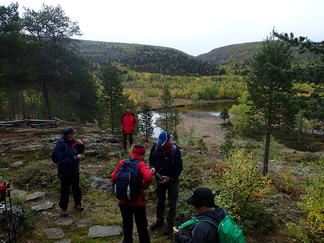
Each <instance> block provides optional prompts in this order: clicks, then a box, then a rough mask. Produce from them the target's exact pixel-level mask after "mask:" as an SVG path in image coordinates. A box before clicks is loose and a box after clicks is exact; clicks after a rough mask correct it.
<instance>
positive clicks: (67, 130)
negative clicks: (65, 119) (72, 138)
mask: <svg viewBox="0 0 324 243" xmlns="http://www.w3.org/2000/svg"><path fill="white" fill-rule="evenodd" d="M62 133H63V134H64V135H69V134H73V133H76V130H75V129H74V128H73V127H65V128H64V129H63V130H62Z"/></svg>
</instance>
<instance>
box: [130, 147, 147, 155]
mask: <svg viewBox="0 0 324 243" xmlns="http://www.w3.org/2000/svg"><path fill="white" fill-rule="evenodd" d="M132 153H133V154H138V155H140V156H141V155H144V154H145V153H146V148H145V147H144V146H143V145H135V146H134V148H133V150H132Z"/></svg>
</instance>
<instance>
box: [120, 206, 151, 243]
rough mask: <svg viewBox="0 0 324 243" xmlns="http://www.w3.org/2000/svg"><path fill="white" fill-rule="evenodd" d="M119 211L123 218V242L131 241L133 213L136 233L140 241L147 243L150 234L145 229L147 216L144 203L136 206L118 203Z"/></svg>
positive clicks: (130, 242)
mask: <svg viewBox="0 0 324 243" xmlns="http://www.w3.org/2000/svg"><path fill="white" fill-rule="evenodd" d="M119 207H120V212H121V215H122V218H123V231H124V240H123V243H132V242H133V236H132V234H133V215H134V218H135V223H136V227H137V233H138V238H139V241H140V243H149V242H150V236H149V233H148V230H147V225H148V223H147V218H146V208H145V205H143V206H138V207H130V206H125V205H123V204H119Z"/></svg>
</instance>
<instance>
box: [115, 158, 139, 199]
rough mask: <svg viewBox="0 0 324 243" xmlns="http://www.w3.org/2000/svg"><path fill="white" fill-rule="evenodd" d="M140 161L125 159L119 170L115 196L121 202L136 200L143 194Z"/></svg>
mask: <svg viewBox="0 0 324 243" xmlns="http://www.w3.org/2000/svg"><path fill="white" fill-rule="evenodd" d="M138 162H140V160H138V159H134V158H131V159H125V160H124V164H123V165H122V166H121V167H120V168H119V170H118V172H117V175H116V179H115V181H114V183H113V190H114V193H115V196H116V197H117V198H118V199H119V200H129V201H132V200H136V199H137V198H138V197H139V195H140V193H141V180H140V170H139V167H138Z"/></svg>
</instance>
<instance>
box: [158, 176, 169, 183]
mask: <svg viewBox="0 0 324 243" xmlns="http://www.w3.org/2000/svg"><path fill="white" fill-rule="evenodd" d="M162 177H163V178H164V180H163V181H159V183H161V184H163V183H167V182H168V181H170V180H171V179H170V177H168V176H162Z"/></svg>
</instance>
